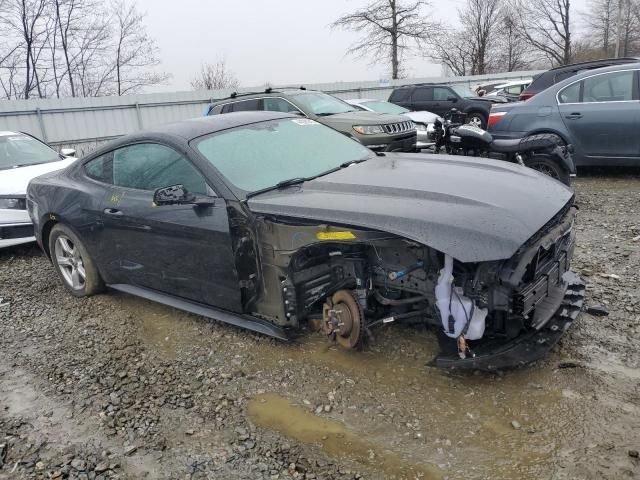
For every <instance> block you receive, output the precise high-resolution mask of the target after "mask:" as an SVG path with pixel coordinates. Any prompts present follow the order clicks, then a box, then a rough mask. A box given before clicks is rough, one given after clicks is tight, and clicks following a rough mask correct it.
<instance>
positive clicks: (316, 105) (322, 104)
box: [295, 92, 357, 116]
mask: <svg viewBox="0 0 640 480" xmlns="http://www.w3.org/2000/svg"><path fill="white" fill-rule="evenodd" d="M295 99H296V101H297V102H298V103H299V104H301V105H302V107H303V110H304V111H305V112H306V113H313V114H315V115H320V116H322V115H335V114H336V113H346V112H355V111H357V110H356V109H355V107H353V105H349V104H348V103H346V102H343V101H342V100H340V99H338V98H336V97H332V96H331V95H327V94H326V93H322V92H307V93H300V94H298V95H296V96H295Z"/></svg>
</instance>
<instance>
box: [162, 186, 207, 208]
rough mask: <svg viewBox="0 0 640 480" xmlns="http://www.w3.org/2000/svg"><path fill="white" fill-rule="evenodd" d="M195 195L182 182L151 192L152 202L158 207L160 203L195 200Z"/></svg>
mask: <svg viewBox="0 0 640 480" xmlns="http://www.w3.org/2000/svg"><path fill="white" fill-rule="evenodd" d="M195 200H196V197H195V195H193V194H192V193H189V191H188V190H187V189H186V188H185V187H184V185H182V184H178V185H171V186H170V187H162V188H159V189H157V190H156V191H155V192H153V203H154V205H157V206H158V207H160V206H162V205H179V204H185V203H193V202H195Z"/></svg>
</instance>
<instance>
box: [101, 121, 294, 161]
mask: <svg viewBox="0 0 640 480" xmlns="http://www.w3.org/2000/svg"><path fill="white" fill-rule="evenodd" d="M280 118H300V117H299V116H297V115H291V114H290V113H283V112H265V111H247V112H233V113H226V114H224V115H212V116H208V117H196V118H190V119H188V120H182V121H179V122H173V123H167V124H164V125H159V126H157V127H152V128H148V129H145V130H140V131H138V132H135V133H130V134H128V135H124V136H122V137H120V138H118V139H116V140H113V141H112V142H109V143H107V144H106V145H104V147H101V148H99V149H98V150H96V151H95V152H93V153H91V155H90V157H92V158H95V157H97V156H100V155H102V154H103V153H105V152H109V151H111V150H113V149H115V148H118V147H120V146H122V145H126V144H129V143H135V142H140V141H145V140H161V139H167V140H169V139H172V140H174V141H176V140H177V141H178V142H181V143H188V142H189V141H190V140H193V139H194V138H198V137H201V136H203V135H208V134H211V133H216V132H220V131H223V130H228V129H230V128H235V127H241V126H243V125H250V124H252V123H259V122H266V121H269V120H278V119H280Z"/></svg>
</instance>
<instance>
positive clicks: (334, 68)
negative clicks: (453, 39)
mask: <svg viewBox="0 0 640 480" xmlns="http://www.w3.org/2000/svg"><path fill="white" fill-rule="evenodd" d="M369 1H370V0H270V1H269V0H180V1H175V0H173V1H164V0H163V1H158V0H138V5H139V7H140V10H141V11H143V12H146V13H147V17H146V25H147V28H148V31H149V33H150V34H151V36H153V37H154V38H155V39H156V41H157V44H158V47H159V48H160V54H159V56H160V59H161V61H162V69H163V70H164V71H166V72H169V73H171V74H172V78H171V80H170V81H169V85H165V86H162V87H159V88H158V89H154V90H156V91H158V90H160V91H171V90H188V89H190V80H191V79H192V78H193V76H194V75H195V73H196V72H197V71H198V70H199V69H200V65H201V63H203V62H209V63H215V62H216V61H217V60H219V59H223V58H224V59H225V60H226V62H227V66H228V67H229V68H230V69H231V70H232V71H233V72H234V74H235V75H236V77H237V78H238V79H239V81H240V83H241V85H242V86H244V87H248V86H259V85H264V84H265V83H266V82H270V83H272V84H284V83H287V84H299V83H300V84H302V83H321V82H337V81H356V80H379V79H382V78H388V67H387V65H381V64H378V65H371V64H370V61H369V60H362V59H356V58H354V57H352V56H347V55H345V52H346V49H347V48H348V46H349V45H351V44H352V43H353V42H354V41H355V40H356V39H357V38H358V37H357V34H355V33H351V32H344V31H340V30H332V29H331V28H329V25H330V24H331V22H332V21H334V20H335V19H336V18H338V17H339V16H340V15H342V14H344V13H348V12H351V11H353V10H355V9H357V8H358V7H361V6H363V5H366V4H367V3H369ZM585 1H586V0H574V1H573V2H572V4H575V5H577V6H578V8H580V7H581V6H582V5H583V4H584V2H585ZM463 4H464V0H444V1H443V0H437V1H434V2H433V5H437V6H438V8H432V9H431V10H432V12H433V16H434V17H435V18H439V19H441V20H446V21H449V22H453V21H457V20H456V17H457V9H458V8H459V7H460V6H462V5H463ZM574 16H575V15H574ZM406 70H407V74H408V76H409V77H427V76H433V75H440V73H441V68H440V66H439V65H433V64H431V63H430V62H428V61H427V60H424V59H419V58H413V59H411V60H410V61H409V62H408V63H407V69H406Z"/></svg>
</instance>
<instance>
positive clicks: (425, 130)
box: [346, 98, 442, 150]
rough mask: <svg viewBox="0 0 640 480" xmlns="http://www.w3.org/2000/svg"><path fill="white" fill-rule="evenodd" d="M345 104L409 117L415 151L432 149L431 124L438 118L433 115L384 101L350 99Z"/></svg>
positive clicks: (432, 135)
mask: <svg viewBox="0 0 640 480" xmlns="http://www.w3.org/2000/svg"><path fill="white" fill-rule="evenodd" d="M346 102H347V103H350V104H351V105H355V106H356V107H360V108H362V109H363V110H368V111H369V112H378V113H391V114H394V115H404V116H406V117H409V118H410V119H411V120H413V123H415V124H416V130H417V132H418V141H417V143H416V149H417V150H421V149H423V148H429V147H432V146H433V145H434V143H435V141H434V138H433V137H434V127H433V124H434V122H435V121H436V119H437V118H439V117H438V115H436V114H435V113H431V112H427V111H421V112H412V111H411V110H407V109H406V108H404V107H401V106H399V105H396V104H394V103H391V102H385V101H384V100H374V99H371V98H352V99H350V100H346ZM441 120H442V119H441Z"/></svg>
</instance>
